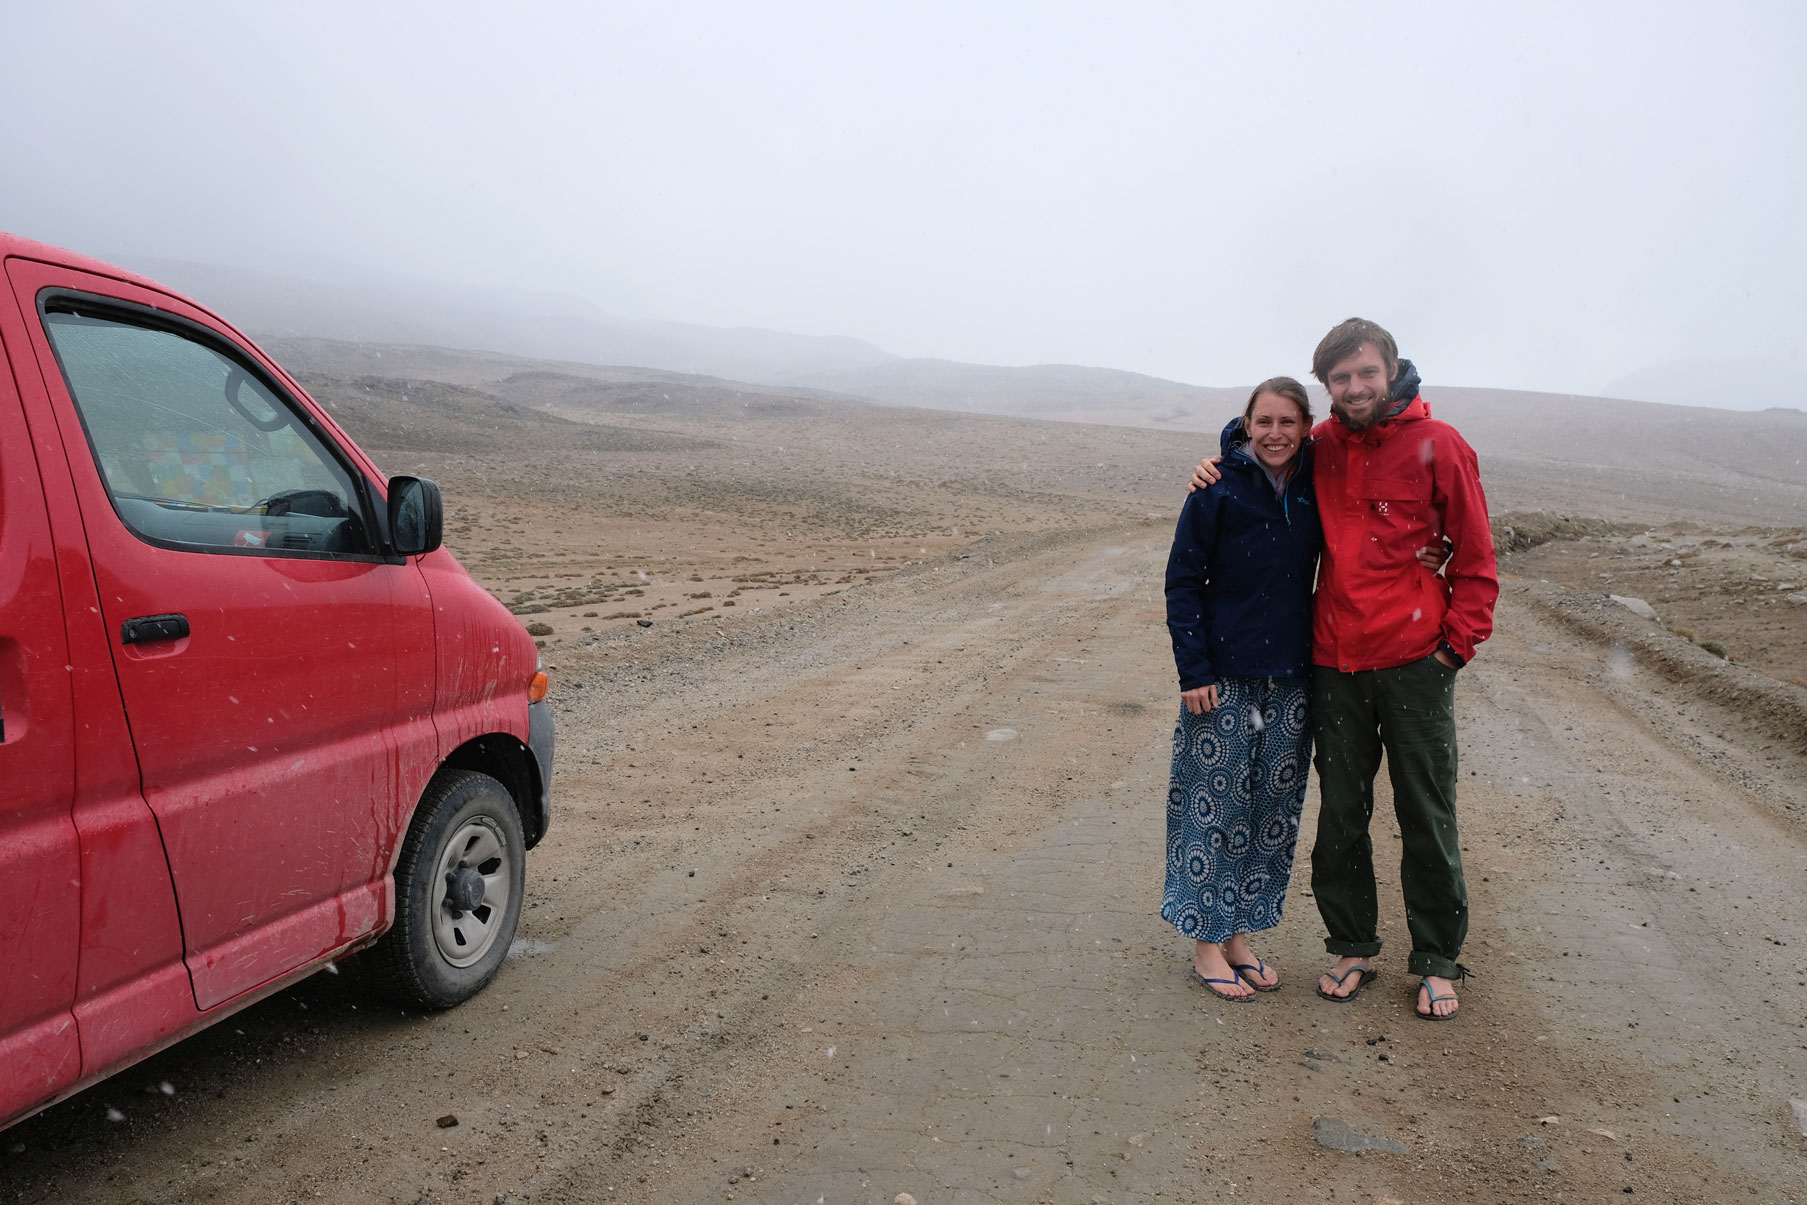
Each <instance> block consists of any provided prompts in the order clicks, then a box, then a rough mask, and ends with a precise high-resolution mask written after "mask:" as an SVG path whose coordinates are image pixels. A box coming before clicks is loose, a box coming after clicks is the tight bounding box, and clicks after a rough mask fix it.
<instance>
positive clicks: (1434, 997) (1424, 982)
mask: <svg viewBox="0 0 1807 1205" xmlns="http://www.w3.org/2000/svg"><path fill="white" fill-rule="evenodd" d="M1418 986H1419V987H1421V988H1423V989H1424V994H1425V995H1427V996H1429V997H1430V1000H1429V1001H1428V1003H1429V1004H1430V1006H1431V1009H1432V1011H1431V1012H1428V1013H1421V1012H1419V1011H1418V1008H1417V1006H1416V1005H1414V1006H1413V1007H1412V1012H1413V1013H1414V1014H1415V1015H1416V1016H1417V1018H1418V1019H1419V1020H1420V1021H1454V1020H1455V1019H1456V1017H1457V1016H1459V1015H1460V1014H1461V1011H1462V1010H1461V1008H1460V1007H1458V1008H1457V1009H1456V1011H1455V1012H1453V1013H1444V1014H1443V1015H1442V1016H1438V1015H1437V1013H1436V1011H1435V1010H1436V1007H1437V1002H1438V1001H1439V1000H1454V999H1455V997H1454V996H1439V995H1438V994H1437V993H1436V992H1435V991H1434V990H1433V989H1432V988H1431V981H1430V980H1428V979H1420V980H1419V981H1418Z"/></svg>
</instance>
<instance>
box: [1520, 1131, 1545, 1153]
mask: <svg viewBox="0 0 1807 1205" xmlns="http://www.w3.org/2000/svg"><path fill="white" fill-rule="evenodd" d="M1518 1144H1519V1145H1520V1146H1523V1147H1529V1148H1530V1149H1532V1150H1536V1149H1537V1148H1538V1147H1540V1146H1542V1145H1543V1139H1541V1138H1533V1137H1531V1136H1530V1135H1528V1134H1527V1135H1526V1136H1525V1137H1523V1138H1520V1139H1519V1140H1518Z"/></svg>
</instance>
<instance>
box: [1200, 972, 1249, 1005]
mask: <svg viewBox="0 0 1807 1205" xmlns="http://www.w3.org/2000/svg"><path fill="white" fill-rule="evenodd" d="M1187 969H1188V970H1190V971H1191V972H1192V977H1193V978H1194V979H1196V980H1198V981H1199V982H1200V983H1202V984H1204V985H1205V990H1206V991H1207V992H1210V993H1211V994H1212V995H1213V996H1216V997H1217V998H1218V999H1219V1000H1228V1001H1229V1002H1230V1003H1231V1004H1253V1003H1254V1002H1255V997H1253V996H1232V995H1230V994H1229V993H1227V992H1220V991H1218V990H1217V989H1216V988H1214V987H1212V986H1211V985H1212V984H1213V983H1241V982H1242V979H1241V977H1240V976H1238V977H1237V978H1235V979H1206V978H1205V977H1204V976H1203V975H1201V974H1199V973H1198V968H1197V967H1189V968H1187Z"/></svg>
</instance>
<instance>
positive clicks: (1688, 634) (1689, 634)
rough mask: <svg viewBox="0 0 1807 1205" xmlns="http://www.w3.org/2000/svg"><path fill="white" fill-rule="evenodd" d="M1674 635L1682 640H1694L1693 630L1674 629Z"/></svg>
mask: <svg viewBox="0 0 1807 1205" xmlns="http://www.w3.org/2000/svg"><path fill="white" fill-rule="evenodd" d="M1675 634H1676V635H1677V636H1680V637H1681V638H1682V639H1683V640H1693V639H1694V629H1693V628H1676V629H1675Z"/></svg>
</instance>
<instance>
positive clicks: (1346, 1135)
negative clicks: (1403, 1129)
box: [1311, 1117, 1407, 1155]
mask: <svg viewBox="0 0 1807 1205" xmlns="http://www.w3.org/2000/svg"><path fill="white" fill-rule="evenodd" d="M1311 1133H1312V1136H1313V1137H1315V1138H1316V1139H1317V1140H1318V1145H1319V1146H1321V1147H1323V1148H1324V1149H1325V1150H1331V1151H1353V1152H1357V1153H1359V1152H1361V1151H1385V1152H1386V1153H1387V1154H1389V1155H1403V1154H1406V1153H1407V1151H1406V1145H1405V1143H1403V1142H1400V1141H1399V1140H1398V1139H1395V1138H1375V1137H1372V1136H1370V1135H1368V1134H1364V1133H1362V1132H1361V1131H1360V1130H1357V1129H1355V1128H1354V1127H1352V1126H1351V1125H1350V1124H1349V1123H1348V1122H1346V1121H1338V1120H1337V1119H1336V1118H1334V1117H1320V1118H1318V1119H1317V1120H1315V1121H1313V1122H1312V1123H1311Z"/></svg>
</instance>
